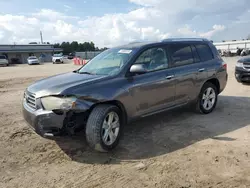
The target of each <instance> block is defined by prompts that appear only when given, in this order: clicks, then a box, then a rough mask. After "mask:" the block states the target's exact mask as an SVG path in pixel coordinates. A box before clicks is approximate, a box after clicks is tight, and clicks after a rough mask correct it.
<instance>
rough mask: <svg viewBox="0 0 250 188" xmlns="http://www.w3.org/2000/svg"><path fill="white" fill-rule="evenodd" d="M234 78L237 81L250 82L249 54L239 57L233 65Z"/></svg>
mask: <svg viewBox="0 0 250 188" xmlns="http://www.w3.org/2000/svg"><path fill="white" fill-rule="evenodd" d="M235 78H236V80H237V81H238V82H240V83H243V82H250V56H246V57H242V58H240V59H239V60H238V61H237V63H236V66H235Z"/></svg>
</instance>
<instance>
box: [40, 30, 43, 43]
mask: <svg viewBox="0 0 250 188" xmlns="http://www.w3.org/2000/svg"><path fill="white" fill-rule="evenodd" d="M40 36H41V44H43V33H42V31H40Z"/></svg>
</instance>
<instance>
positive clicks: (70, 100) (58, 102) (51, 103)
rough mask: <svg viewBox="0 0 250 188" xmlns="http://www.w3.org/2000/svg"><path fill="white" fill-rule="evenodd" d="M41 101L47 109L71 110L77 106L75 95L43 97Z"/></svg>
mask: <svg viewBox="0 0 250 188" xmlns="http://www.w3.org/2000/svg"><path fill="white" fill-rule="evenodd" d="M41 102H42V105H43V107H44V108H45V110H56V109H62V110H69V109H71V108H72V107H74V106H75V102H76V98H75V97H52V96H50V97H43V98H41Z"/></svg>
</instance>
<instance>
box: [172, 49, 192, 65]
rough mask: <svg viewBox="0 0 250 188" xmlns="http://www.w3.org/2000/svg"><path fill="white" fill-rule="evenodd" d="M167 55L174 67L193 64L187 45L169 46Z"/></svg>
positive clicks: (190, 51)
mask: <svg viewBox="0 0 250 188" xmlns="http://www.w3.org/2000/svg"><path fill="white" fill-rule="evenodd" d="M169 54H170V57H171V59H172V63H173V66H174V67H178V66H183V65H188V64H192V63H194V59H193V54H192V50H191V47H190V46H189V45H187V44H171V45H170V46H169Z"/></svg>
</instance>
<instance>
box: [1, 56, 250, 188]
mask: <svg viewBox="0 0 250 188" xmlns="http://www.w3.org/2000/svg"><path fill="white" fill-rule="evenodd" d="M236 59H237V58H226V59H225V61H226V62H227V63H228V73H229V80H228V84H227V87H226V89H225V90H224V92H223V93H222V94H221V95H220V96H219V100H218V105H217V108H216V109H215V111H214V112H213V113H211V114H209V115H199V114H195V113H193V112H191V111H190V110H189V109H182V110H174V111H171V112H166V113H162V114H159V115H154V116H152V117H148V118H144V119H142V120H139V121H137V122H134V123H132V124H129V125H127V126H126V127H125V130H124V136H123V138H122V140H121V142H120V145H119V147H118V148H117V150H115V151H114V152H112V153H105V154H103V153H102V154H101V153H96V152H93V151H91V150H90V149H89V148H88V146H87V145H86V142H85V139H84V134H83V133H79V134H77V135H76V136H74V137H71V138H70V137H65V138H60V139H56V140H48V139H45V138H41V137H40V136H38V135H37V134H35V133H34V132H33V131H32V130H31V129H30V128H29V127H28V126H27V124H26V123H25V122H24V120H23V118H22V112H21V101H22V96H23V91H24V89H25V88H26V87H27V86H28V85H30V84H31V83H32V82H34V81H36V80H38V79H41V78H44V77H47V76H50V75H54V74H58V73H62V72H67V71H72V70H74V69H76V68H77V66H75V65H73V64H69V63H68V64H57V65H53V64H44V65H37V66H28V65H18V66H11V67H0V163H1V166H0V187H1V188H7V187H8V188H13V187H25V188H26V187H29V188H36V187H46V188H50V187H63V188H71V187H79V188H82V187H109V188H110V187H119V188H120V187H126V188H127V187H137V188H138V187H173V188H189V187H205V188H208V187H217V188H231V187H242V188H247V187H250V85H242V84H239V83H237V82H236V80H235V78H234V72H233V71H234V65H235V62H236Z"/></svg>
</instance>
